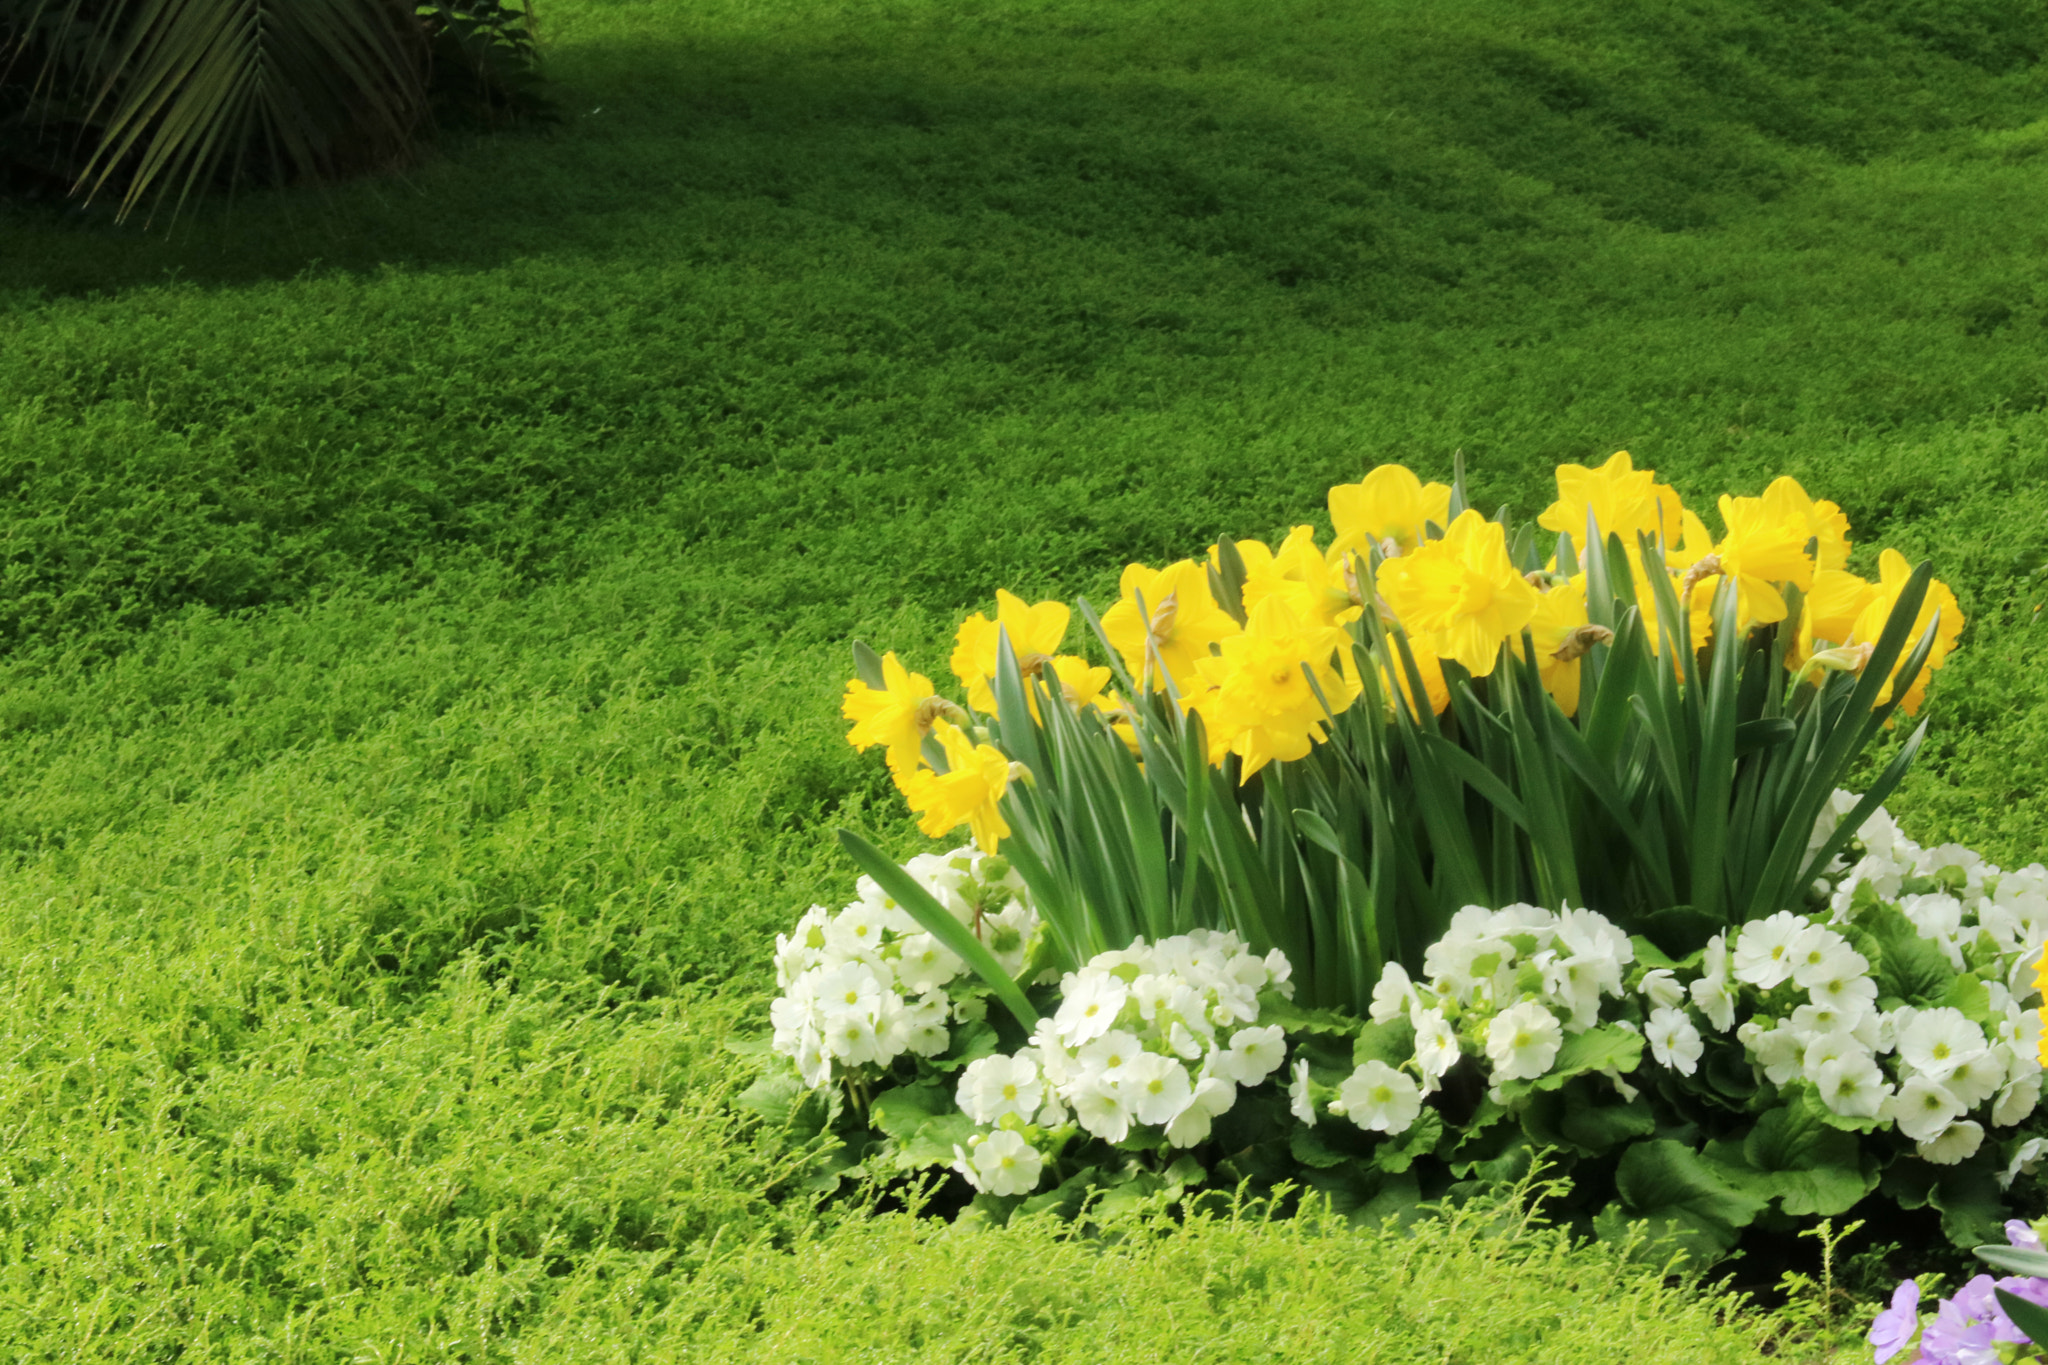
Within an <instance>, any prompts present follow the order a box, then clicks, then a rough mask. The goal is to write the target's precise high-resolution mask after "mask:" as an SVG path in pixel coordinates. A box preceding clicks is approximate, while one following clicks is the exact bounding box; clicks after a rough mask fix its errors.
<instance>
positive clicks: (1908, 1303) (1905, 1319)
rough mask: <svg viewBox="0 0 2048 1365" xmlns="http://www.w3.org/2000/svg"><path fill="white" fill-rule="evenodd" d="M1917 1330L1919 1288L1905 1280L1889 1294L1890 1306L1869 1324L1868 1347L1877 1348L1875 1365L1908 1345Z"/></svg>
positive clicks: (1880, 1363) (1918, 1323)
mask: <svg viewBox="0 0 2048 1365" xmlns="http://www.w3.org/2000/svg"><path fill="white" fill-rule="evenodd" d="M1919 1330H1920V1286H1919V1285H1917V1284H1915V1283H1914V1282H1913V1281H1911V1280H1907V1281H1906V1282H1905V1283H1904V1284H1902V1285H1900V1286H1899V1287H1898V1288H1897V1289H1895V1290H1893V1291H1892V1306H1891V1307H1890V1308H1887V1309H1885V1310H1884V1312H1882V1313H1879V1314H1878V1315H1877V1321H1876V1322H1873V1323H1871V1324H1870V1344H1871V1345H1872V1346H1875V1347H1876V1348H1877V1365H1884V1362H1885V1361H1887V1360H1890V1359H1891V1358H1892V1357H1893V1356H1895V1355H1897V1354H1898V1353H1899V1352H1901V1351H1903V1350H1905V1349H1906V1347H1907V1346H1909V1345H1911V1344H1912V1341H1913V1336H1914V1334H1915V1333H1916V1332H1918V1331H1919Z"/></svg>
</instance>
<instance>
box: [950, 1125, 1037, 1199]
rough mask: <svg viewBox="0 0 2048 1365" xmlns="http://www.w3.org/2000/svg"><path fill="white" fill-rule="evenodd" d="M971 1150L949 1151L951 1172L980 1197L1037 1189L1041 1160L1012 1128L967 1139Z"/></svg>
mask: <svg viewBox="0 0 2048 1365" xmlns="http://www.w3.org/2000/svg"><path fill="white" fill-rule="evenodd" d="M969 1141H970V1142H971V1143H972V1146H971V1148H969V1149H962V1148H959V1147H955V1148H954V1149H953V1157H954V1161H953V1169H954V1170H956V1171H958V1172H960V1174H962V1175H964V1176H966V1177H967V1183H968V1184H970V1185H972V1186H974V1188H975V1189H977V1190H980V1191H981V1192H982V1193H984V1194H995V1195H1005V1194H1029V1193H1031V1192H1032V1191H1033V1190H1035V1189H1037V1188H1038V1177H1039V1175H1040V1173H1041V1172H1042V1171H1043V1170H1044V1169H1045V1158H1044V1157H1042V1156H1040V1155H1039V1153H1038V1149H1037V1148H1035V1147H1033V1146H1032V1145H1031V1144H1030V1143H1028V1142H1026V1141H1025V1140H1024V1135H1023V1134H1022V1133H1019V1132H1017V1131H1016V1130H1014V1129H1010V1128H1002V1129H998V1130H997V1131H995V1132H993V1133H990V1134H988V1135H987V1136H986V1137H983V1136H981V1135H979V1134H977V1135H976V1136H975V1137H973V1138H971V1139H969Z"/></svg>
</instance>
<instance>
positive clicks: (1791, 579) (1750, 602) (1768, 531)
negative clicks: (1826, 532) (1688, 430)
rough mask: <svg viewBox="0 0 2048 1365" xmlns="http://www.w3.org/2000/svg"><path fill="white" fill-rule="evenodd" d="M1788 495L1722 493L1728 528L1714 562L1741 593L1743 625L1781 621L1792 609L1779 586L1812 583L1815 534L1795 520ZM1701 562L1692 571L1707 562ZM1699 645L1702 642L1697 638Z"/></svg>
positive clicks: (1805, 588)
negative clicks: (1810, 549)
mask: <svg viewBox="0 0 2048 1365" xmlns="http://www.w3.org/2000/svg"><path fill="white" fill-rule="evenodd" d="M1791 510H1792V509H1790V508H1788V507H1787V506H1786V504H1785V500H1784V499H1783V498H1779V499H1778V500H1776V501H1775V502H1772V501H1767V500H1766V499H1763V498H1731V497H1729V496H1728V495H1727V494H1725V493H1723V494H1722V495H1721V524H1722V525H1723V526H1725V527H1726V528H1727V530H1728V534H1727V535H1726V536H1724V537H1723V538H1722V540H1721V543H1720V544H1719V545H1717V546H1715V547H1714V554H1713V556H1712V558H1713V560H1714V561H1715V562H1716V564H1717V565H1718V568H1719V571H1720V572H1721V574H1722V575H1724V576H1725V577H1728V578H1731V579H1733V580H1735V584H1736V591H1737V593H1738V594H1739V595H1740V605H1739V606H1738V608H1737V616H1738V619H1739V620H1740V621H1741V623H1742V626H1743V628H1744V629H1747V628H1748V627H1749V626H1751V625H1760V626H1767V625H1770V624H1771V623H1772V622H1775V621H1782V620H1784V619H1785V617H1786V615H1787V614H1788V613H1789V612H1790V610H1791V609H1790V608H1789V607H1787V606H1786V605H1785V597H1784V594H1782V593H1780V592H1779V591H1778V585H1779V584H1781V583H1789V584H1791V585H1792V586H1793V587H1795V588H1797V589H1799V590H1800V591H1801V592H1806V591H1808V590H1809V589H1811V588H1812V587H1813V571H1814V564H1813V560H1812V559H1811V558H1810V557H1809V556H1808V555H1807V553H1806V542H1807V541H1809V540H1811V539H1812V538H1813V534H1812V532H1811V531H1810V530H1809V529H1808V527H1807V524H1806V522H1805V521H1804V520H1794V519H1792V518H1791V517H1790V515H1789V513H1790V512H1791ZM1707 562H1708V561H1707V560H1701V561H1699V563H1698V564H1695V565H1693V567H1692V569H1691V570H1689V571H1688V572H1691V573H1697V572H1698V571H1699V570H1700V568H1701V566H1703V565H1705V564H1707ZM1695 643H1697V642H1695Z"/></svg>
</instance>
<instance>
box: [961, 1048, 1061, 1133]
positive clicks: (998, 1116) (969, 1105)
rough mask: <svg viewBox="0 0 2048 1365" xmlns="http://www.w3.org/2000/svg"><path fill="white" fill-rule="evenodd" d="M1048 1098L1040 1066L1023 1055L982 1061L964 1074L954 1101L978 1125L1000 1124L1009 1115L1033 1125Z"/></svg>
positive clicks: (968, 1068)
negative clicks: (1039, 1069)
mask: <svg viewBox="0 0 2048 1365" xmlns="http://www.w3.org/2000/svg"><path fill="white" fill-rule="evenodd" d="M1044 1097H1045V1086H1044V1084H1043V1083H1042V1082H1041V1081H1040V1079H1039V1075H1038V1063H1037V1061H1035V1060H1034V1059H1033V1058H1030V1057H1027V1056H1025V1055H1024V1054H1023V1053H1019V1054H1017V1055H1016V1056H1014V1057H979V1058H976V1059H975V1060H974V1061H971V1062H969V1063H968V1064H967V1065H966V1067H965V1068H964V1069H963V1070H962V1071H961V1072H960V1084H959V1086H958V1087H957V1088H956V1089H955V1090H954V1092H953V1099H954V1102H955V1103H956V1104H958V1105H959V1106H960V1112H961V1113H963V1114H965V1115H967V1117H968V1118H971V1119H973V1120H974V1121H975V1122H976V1123H999V1122H1001V1121H1002V1117H1003V1115H1005V1114H1015V1115H1016V1116H1017V1117H1018V1118H1019V1119H1021V1120H1024V1121H1025V1122H1027V1123H1028V1122H1029V1121H1030V1119H1031V1116H1032V1115H1033V1114H1034V1113H1036V1112H1037V1111H1038V1106H1039V1102H1040V1101H1041V1100H1043V1099H1044Z"/></svg>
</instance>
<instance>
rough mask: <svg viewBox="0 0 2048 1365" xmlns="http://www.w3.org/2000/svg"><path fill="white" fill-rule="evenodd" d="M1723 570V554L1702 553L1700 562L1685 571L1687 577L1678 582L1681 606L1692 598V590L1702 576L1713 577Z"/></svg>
mask: <svg viewBox="0 0 2048 1365" xmlns="http://www.w3.org/2000/svg"><path fill="white" fill-rule="evenodd" d="M1719 572H1721V556H1719V555H1702V556H1700V559H1699V562H1698V563H1696V564H1694V565H1693V566H1692V567H1691V568H1690V569H1687V570H1686V571H1685V577H1684V578H1682V579H1680V580H1679V582H1678V602H1679V605H1680V606H1681V607H1683V606H1684V605H1685V603H1687V602H1688V601H1690V600H1692V590H1693V587H1694V585H1696V584H1697V583H1698V582H1699V581H1700V580H1701V579H1702V578H1711V577H1713V576H1714V575H1715V574H1717V573H1719Z"/></svg>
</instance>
